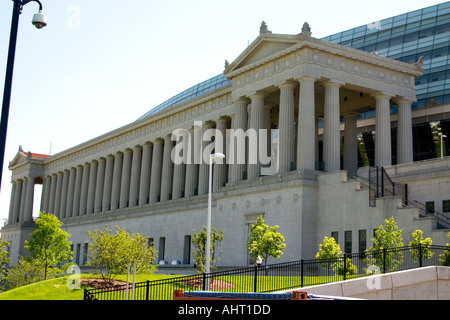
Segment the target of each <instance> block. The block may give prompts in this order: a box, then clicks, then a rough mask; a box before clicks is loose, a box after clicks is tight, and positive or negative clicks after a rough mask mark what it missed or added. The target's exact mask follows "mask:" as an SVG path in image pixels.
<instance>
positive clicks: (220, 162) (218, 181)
mask: <svg viewBox="0 0 450 320" xmlns="http://www.w3.org/2000/svg"><path fill="white" fill-rule="evenodd" d="M227 122H228V121H227V119H223V118H221V119H218V120H216V137H215V140H214V142H215V151H214V152H216V153H217V152H220V153H223V154H224V155H225V159H217V160H216V161H214V171H213V172H214V173H213V192H217V190H218V188H221V187H222V186H223V185H224V184H225V183H226V180H227V179H226V177H227V165H226V157H227V155H228V154H227V150H226V149H227V146H226V130H227Z"/></svg>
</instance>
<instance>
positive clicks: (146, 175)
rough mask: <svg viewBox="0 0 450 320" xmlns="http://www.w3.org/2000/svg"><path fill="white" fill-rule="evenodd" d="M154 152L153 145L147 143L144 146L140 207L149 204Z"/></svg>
mask: <svg viewBox="0 0 450 320" xmlns="http://www.w3.org/2000/svg"><path fill="white" fill-rule="evenodd" d="M152 152H153V144H152V143H150V142H147V143H146V144H144V145H143V146H142V163H141V178H140V181H139V183H140V186H139V205H143V204H146V203H148V202H149V195H150V178H151V176H150V173H151V167H152Z"/></svg>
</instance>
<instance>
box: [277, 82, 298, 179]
mask: <svg viewBox="0 0 450 320" xmlns="http://www.w3.org/2000/svg"><path fill="white" fill-rule="evenodd" d="M295 86H296V85H295V83H294V82H287V83H284V84H282V85H280V86H279V88H280V114H279V120H278V172H280V173H283V172H288V171H291V168H292V163H293V162H294V161H295V155H294V150H295V146H294V143H295V140H294V135H295V132H294V112H295V110H294V103H295V102H294V89H295Z"/></svg>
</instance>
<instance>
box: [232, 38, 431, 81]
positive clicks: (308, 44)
mask: <svg viewBox="0 0 450 320" xmlns="http://www.w3.org/2000/svg"><path fill="white" fill-rule="evenodd" d="M287 39H289V40H291V41H293V40H295V41H296V43H295V44H293V45H292V46H291V47H289V48H287V49H284V50H281V51H279V52H276V53H273V54H271V55H269V56H267V57H265V58H262V59H260V60H258V61H255V62H253V63H250V64H248V65H245V66H243V67H240V68H237V69H235V68H236V66H237V65H239V63H241V62H242V61H243V60H244V59H245V58H246V57H247V56H249V54H250V53H251V51H252V50H254V49H255V48H256V47H257V46H258V45H260V44H262V43H263V42H264V41H269V40H270V41H277V40H278V41H284V42H287ZM303 48H311V49H317V50H320V51H324V52H328V53H332V54H333V55H337V56H341V57H345V58H350V59H353V60H356V61H360V62H364V63H368V64H372V65H376V66H381V67H384V68H388V69H391V70H396V71H400V72H402V73H407V74H409V75H413V76H415V77H419V76H421V75H422V74H423V72H424V69H423V68H421V67H418V66H414V65H413V64H408V63H404V62H401V61H397V60H393V59H390V58H386V57H382V56H378V55H376V54H374V53H369V52H365V51H362V50H359V49H355V48H351V47H348V46H343V45H340V44H336V43H332V42H327V41H324V40H321V39H316V38H312V37H308V36H305V35H303V34H299V35H296V36H290V37H289V38H286V35H278V34H269V35H260V36H259V37H258V38H257V40H255V41H254V42H253V43H252V45H251V46H249V47H248V48H247V49H246V50H245V51H244V52H243V54H241V55H240V56H239V57H238V58H237V59H236V60H235V61H233V63H231V64H230V65H229V66H228V67H227V68H226V69H225V71H224V74H225V76H226V77H227V78H229V79H232V78H234V77H235V76H237V75H239V74H242V73H245V72H248V71H249V70H251V69H254V68H256V67H258V66H261V65H263V64H266V63H269V62H271V61H274V60H276V59H278V58H280V57H283V56H286V55H288V54H290V53H292V52H295V51H298V50H301V49H303Z"/></svg>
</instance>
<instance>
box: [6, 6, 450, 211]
mask: <svg viewBox="0 0 450 320" xmlns="http://www.w3.org/2000/svg"><path fill="white" fill-rule="evenodd" d="M41 2H42V4H43V11H44V13H45V14H46V15H47V19H48V26H47V27H45V28H43V29H41V30H38V29H36V28H35V27H34V26H33V25H32V24H31V19H32V16H33V14H34V13H36V12H37V10H38V5H37V3H35V2H30V3H29V4H27V5H26V6H25V7H24V10H23V13H22V14H21V16H20V23H19V32H18V42H17V49H16V59H15V66H14V79H13V90H12V97H11V109H10V116H9V126H8V135H7V143H6V151H5V163H4V164H3V179H2V186H1V191H0V219H1V218H7V216H8V210H9V201H10V192H11V185H10V180H11V172H10V171H9V170H8V163H9V161H10V160H12V159H13V158H14V156H15V154H16V153H17V151H18V148H19V145H22V146H23V148H24V150H25V151H32V152H36V153H46V154H48V153H50V152H51V154H56V153H58V152H61V151H64V150H66V149H68V148H70V147H73V146H75V145H78V144H80V143H83V142H85V141H87V140H90V139H93V138H95V137H97V136H99V135H102V134H104V133H107V132H109V131H112V130H114V129H116V128H119V127H121V126H124V125H126V124H128V123H130V122H133V121H135V120H136V119H137V118H139V117H140V116H141V115H143V114H144V113H145V112H147V111H148V110H150V109H151V108H153V107H155V106H157V105H158V104H160V103H161V102H164V101H165V100H167V99H169V98H170V97H172V96H174V95H176V94H177V93H179V92H181V91H183V90H185V89H187V88H189V87H191V86H193V85H195V84H197V83H199V82H201V81H204V80H206V79H209V78H211V77H213V76H216V75H218V74H219V73H221V72H222V71H223V69H224V61H225V59H227V60H228V61H230V62H232V61H233V60H234V59H235V58H237V56H238V55H239V54H240V53H241V52H242V51H243V50H244V49H245V48H246V47H247V45H248V44H249V43H251V42H252V41H253V40H254V39H255V38H256V37H257V36H258V34H259V27H260V24H261V22H262V21H266V23H267V25H268V27H269V30H270V31H272V32H273V33H282V34H297V33H300V32H301V28H302V25H303V23H304V22H305V21H307V22H308V23H309V24H310V26H311V29H312V36H313V37H316V38H321V37H325V36H327V35H331V34H334V33H337V32H340V31H344V30H347V29H350V28H354V27H357V26H360V25H364V24H368V23H371V22H375V21H377V20H381V19H384V18H388V17H391V16H394V15H398V14H402V13H405V12H408V11H412V10H416V9H420V8H423V7H427V6H431V5H435V4H438V3H443V2H445V1H433V0H422V1H416V0H409V1H405V0H400V1H385V0H379V1H361V0H359V1H353V0H352V1H302V0H277V1H273V0H272V1H267V0H258V1H253V0H252V1H242V0H241V1H236V0H227V1H216V0H134V1H125V0H110V1H106V0H71V1H67V0H41ZM12 6H13V2H12V1H10V0H2V1H1V2H0V92H1V97H3V87H4V76H5V71H6V59H7V52H8V44H9V34H10V27H11V15H12ZM37 189H38V188H37ZM38 197H39V193H38V192H37V193H36V198H38ZM38 203H39V199H35V204H38ZM34 214H37V212H35V213H34Z"/></svg>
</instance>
